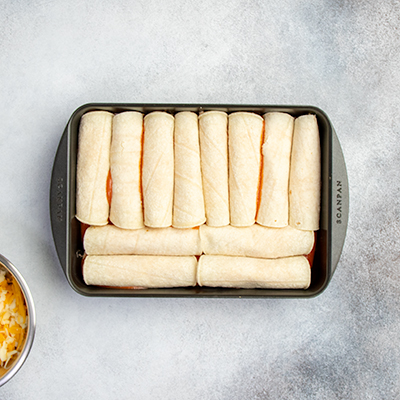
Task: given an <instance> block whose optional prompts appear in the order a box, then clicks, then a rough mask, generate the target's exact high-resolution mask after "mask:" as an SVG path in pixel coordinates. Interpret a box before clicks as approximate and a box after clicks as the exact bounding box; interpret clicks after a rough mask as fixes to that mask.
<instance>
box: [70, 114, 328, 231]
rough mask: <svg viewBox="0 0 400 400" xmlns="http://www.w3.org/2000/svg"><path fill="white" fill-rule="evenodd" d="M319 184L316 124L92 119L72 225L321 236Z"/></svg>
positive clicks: (281, 118) (280, 119)
mask: <svg viewBox="0 0 400 400" xmlns="http://www.w3.org/2000/svg"><path fill="white" fill-rule="evenodd" d="M109 174H110V175H111V180H112V197H111V204H109V202H110V199H108V197H107V190H106V187H107V182H108V179H109V178H108V177H109ZM320 175H321V162H320V142H319V132H318V124H317V120H316V117H315V115H303V116H300V117H297V118H294V117H292V116H291V115H289V114H286V113H282V112H270V113H267V114H265V115H264V116H263V117H261V116H260V115H258V114H255V113H251V112H234V113H231V114H229V115H228V114H227V113H225V112H222V111H208V112H205V113H202V114H200V115H199V116H198V115H197V114H195V113H194V112H189V111H184V112H179V113H177V114H175V116H173V115H171V114H169V113H166V112H160V111H155V112H151V113H149V114H147V115H146V116H143V114H142V113H140V112H136V111H127V112H122V113H119V114H115V115H114V114H112V113H109V112H106V111H92V112H89V113H87V114H84V115H83V116H82V118H81V123H80V128H79V142H78V159H77V188H76V209H77V212H76V217H77V218H78V220H80V221H81V222H83V223H86V224H89V225H106V224H107V223H108V221H109V220H110V221H111V222H112V223H113V224H114V225H116V226H118V227H121V228H125V229H141V228H143V227H144V226H146V227H151V228H165V227H170V226H173V227H175V228H191V227H195V226H199V225H202V224H204V223H206V224H207V225H208V226H214V227H219V226H227V225H229V224H230V225H232V226H237V227H245V226H251V225H253V224H254V223H255V222H257V223H258V224H260V225H263V226H267V227H285V226H288V225H291V226H293V227H296V228H298V229H303V230H318V228H319V209H320V187H321V177H320Z"/></svg>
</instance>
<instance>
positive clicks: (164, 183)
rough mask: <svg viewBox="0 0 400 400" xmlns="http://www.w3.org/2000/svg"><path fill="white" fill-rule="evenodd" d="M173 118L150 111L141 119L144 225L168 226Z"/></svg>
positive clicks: (171, 182)
mask: <svg viewBox="0 0 400 400" xmlns="http://www.w3.org/2000/svg"><path fill="white" fill-rule="evenodd" d="M173 140H174V117H173V116H172V115H171V114H168V113H166V112H160V111H154V112H152V113H150V114H148V115H146V116H145V118H144V143H143V168H142V187H143V204H144V224H145V225H146V226H148V227H152V228H165V227H168V226H171V225H172V206H173V195H174V141H173Z"/></svg>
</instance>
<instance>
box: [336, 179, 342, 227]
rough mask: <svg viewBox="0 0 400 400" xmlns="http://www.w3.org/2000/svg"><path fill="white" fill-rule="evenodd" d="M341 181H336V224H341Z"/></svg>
mask: <svg viewBox="0 0 400 400" xmlns="http://www.w3.org/2000/svg"><path fill="white" fill-rule="evenodd" d="M342 188H343V187H342V181H336V223H337V224H341V223H342V198H343V197H342Z"/></svg>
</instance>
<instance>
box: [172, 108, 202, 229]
mask: <svg viewBox="0 0 400 400" xmlns="http://www.w3.org/2000/svg"><path fill="white" fill-rule="evenodd" d="M174 159H175V173H174V175H175V181H174V209H173V219H172V226H173V227H175V228H192V227H195V226H199V225H201V224H203V223H204V222H205V220H206V215H205V209H204V196H203V183H202V177H201V166H200V144H199V126H198V117H197V114H195V113H194V112H189V111H184V112H179V113H177V114H176V115H175V131H174Z"/></svg>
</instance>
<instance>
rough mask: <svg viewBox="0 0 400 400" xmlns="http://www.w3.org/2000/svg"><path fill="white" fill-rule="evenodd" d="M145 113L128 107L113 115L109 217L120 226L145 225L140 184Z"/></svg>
mask: <svg viewBox="0 0 400 400" xmlns="http://www.w3.org/2000/svg"><path fill="white" fill-rule="evenodd" d="M142 133H143V114H141V113H139V112H136V111H128V112H123V113H120V114H117V115H115V116H114V119H113V133H112V139H111V152H110V168H111V177H112V199H111V206H110V221H111V222H112V223H113V224H114V225H116V226H119V227H120V228H125V229H139V228H143V227H144V224H143V206H142V186H141V158H142Z"/></svg>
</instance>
